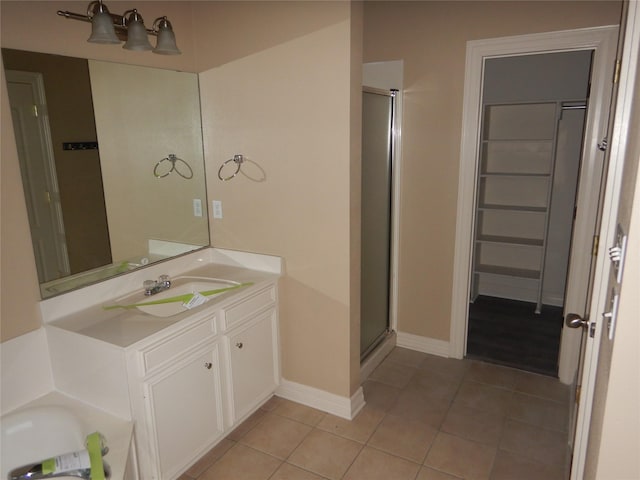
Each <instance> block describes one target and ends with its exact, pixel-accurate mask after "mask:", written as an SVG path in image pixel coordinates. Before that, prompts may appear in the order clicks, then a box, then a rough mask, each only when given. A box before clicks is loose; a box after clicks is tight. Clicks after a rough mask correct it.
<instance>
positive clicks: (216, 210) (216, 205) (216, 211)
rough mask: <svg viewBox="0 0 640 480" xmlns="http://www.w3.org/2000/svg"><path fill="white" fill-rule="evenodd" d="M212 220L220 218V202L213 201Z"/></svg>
mask: <svg viewBox="0 0 640 480" xmlns="http://www.w3.org/2000/svg"><path fill="white" fill-rule="evenodd" d="M211 204H212V205H213V218H222V202H221V201H220V200H213V201H212V202H211Z"/></svg>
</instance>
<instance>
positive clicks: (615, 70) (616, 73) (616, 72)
mask: <svg viewBox="0 0 640 480" xmlns="http://www.w3.org/2000/svg"><path fill="white" fill-rule="evenodd" d="M621 65H622V61H621V60H619V59H618V60H616V64H615V66H614V67H613V83H614V85H615V84H616V83H618V81H619V80H620V66H621Z"/></svg>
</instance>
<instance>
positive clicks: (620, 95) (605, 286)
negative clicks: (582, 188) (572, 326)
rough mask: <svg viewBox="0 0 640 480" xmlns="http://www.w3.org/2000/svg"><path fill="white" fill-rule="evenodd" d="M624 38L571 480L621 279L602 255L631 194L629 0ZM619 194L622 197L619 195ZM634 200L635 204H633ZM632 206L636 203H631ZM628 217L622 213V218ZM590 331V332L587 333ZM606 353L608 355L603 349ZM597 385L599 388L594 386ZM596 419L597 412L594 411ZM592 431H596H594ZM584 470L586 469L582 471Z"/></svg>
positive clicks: (584, 453) (584, 449)
mask: <svg viewBox="0 0 640 480" xmlns="http://www.w3.org/2000/svg"><path fill="white" fill-rule="evenodd" d="M624 36H625V40H624V45H623V48H622V53H621V68H620V80H619V85H618V92H617V95H616V98H615V100H614V104H615V116H614V119H613V128H612V132H611V136H610V142H609V143H610V145H609V152H608V154H609V161H608V167H607V176H606V184H605V185H604V195H603V199H602V222H601V226H600V231H599V239H600V240H599V245H600V246H599V249H598V256H597V259H596V262H595V273H594V277H593V288H592V292H591V293H592V300H591V302H590V308H589V311H588V317H587V318H586V319H585V320H586V321H587V322H588V325H587V329H588V330H589V332H590V333H589V335H585V351H584V357H583V362H582V374H581V383H582V391H581V401H580V403H579V406H578V416H577V422H576V431H575V440H574V447H573V461H572V468H571V479H572V480H573V479H575V480H578V479H583V478H594V475H595V473H594V471H593V465H594V463H597V458H595V457H596V455H597V450H598V448H599V447H600V445H599V443H598V442H599V439H597V438H595V435H594V436H591V437H590V431H593V430H591V425H592V413H594V412H596V410H595V407H594V395H596V394H598V393H599V392H600V393H603V392H606V389H607V384H606V381H604V382H603V381H602V380H606V378H604V379H602V378H599V375H602V376H605V377H606V375H608V372H607V367H606V365H607V364H608V363H609V360H610V358H609V359H606V358H601V347H605V346H606V347H608V348H606V349H604V351H603V352H602V356H603V357H605V356H607V354H608V355H609V356H610V347H611V345H610V342H611V341H612V340H613V338H614V336H615V321H616V313H617V294H618V293H619V287H620V280H621V276H620V275H619V273H620V271H621V270H620V267H621V266H622V265H621V264H620V263H618V264H616V262H614V261H613V260H615V259H616V257H615V256H613V258H612V257H611V256H610V255H608V254H607V253H608V252H607V251H608V250H609V249H611V248H615V247H617V246H620V247H622V244H623V243H624V236H625V233H626V227H627V226H628V218H627V219H626V220H627V221H626V222H625V219H623V218H622V216H619V214H618V212H619V205H620V204H621V202H624V203H625V204H626V203H628V202H630V200H631V199H630V198H629V196H630V195H631V193H630V192H629V190H631V189H630V188H627V189H626V191H625V190H623V189H622V182H623V170H624V160H625V156H626V153H627V152H626V146H627V139H628V138H629V136H630V135H635V134H636V133H637V132H635V131H632V130H631V129H630V119H631V115H632V105H633V100H634V95H638V92H637V91H635V90H634V86H635V84H636V83H637V76H638V73H637V66H638V55H639V53H640V3H639V2H630V3H629V12H628V17H627V24H626V29H625V34H624ZM621 192H622V195H621ZM637 201H638V199H636V200H635V202H637ZM636 206H637V205H636ZM627 217H628V215H627ZM591 331H592V332H593V334H591ZM607 350H608V351H607ZM599 384H600V385H599ZM595 414H596V418H597V416H598V415H601V411H598V412H596V413H595ZM596 430H597V429H596ZM585 466H589V468H587V469H586V468H585Z"/></svg>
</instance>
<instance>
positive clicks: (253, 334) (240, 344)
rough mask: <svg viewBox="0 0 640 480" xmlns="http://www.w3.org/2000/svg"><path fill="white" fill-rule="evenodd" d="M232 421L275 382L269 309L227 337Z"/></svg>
mask: <svg viewBox="0 0 640 480" xmlns="http://www.w3.org/2000/svg"><path fill="white" fill-rule="evenodd" d="M227 342H228V348H229V351H230V358H231V365H230V375H231V385H232V392H231V396H232V399H233V400H232V402H231V404H232V405H233V415H232V418H233V420H234V422H235V421H237V420H239V419H241V418H242V417H243V416H244V415H245V414H247V413H248V412H249V411H251V410H252V409H253V408H254V407H256V406H257V405H258V404H259V403H260V402H262V401H263V400H264V399H265V398H266V397H267V396H269V395H270V394H272V393H273V392H274V391H275V388H276V386H277V385H278V370H279V369H278V357H277V353H276V352H277V331H276V312H275V310H274V309H272V310H269V311H267V312H265V313H263V314H261V315H259V316H257V317H256V319H254V320H251V321H250V322H249V323H247V324H245V326H243V327H240V328H238V329H237V330H234V331H233V332H232V333H230V334H229V335H228V336H227Z"/></svg>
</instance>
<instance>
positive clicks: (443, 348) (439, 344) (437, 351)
mask: <svg viewBox="0 0 640 480" xmlns="http://www.w3.org/2000/svg"><path fill="white" fill-rule="evenodd" d="M396 346H398V347H403V348H408V349H409V350H416V351H418V352H423V353H429V354H431V355H437V356H439V357H449V342H446V341H444V340H438V339H436V338H429V337H422V336H420V335H414V334H412V333H405V332H398V334H397V340H396Z"/></svg>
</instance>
